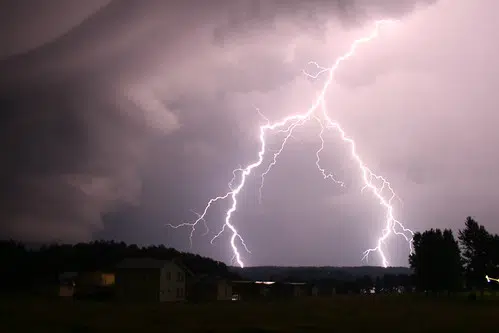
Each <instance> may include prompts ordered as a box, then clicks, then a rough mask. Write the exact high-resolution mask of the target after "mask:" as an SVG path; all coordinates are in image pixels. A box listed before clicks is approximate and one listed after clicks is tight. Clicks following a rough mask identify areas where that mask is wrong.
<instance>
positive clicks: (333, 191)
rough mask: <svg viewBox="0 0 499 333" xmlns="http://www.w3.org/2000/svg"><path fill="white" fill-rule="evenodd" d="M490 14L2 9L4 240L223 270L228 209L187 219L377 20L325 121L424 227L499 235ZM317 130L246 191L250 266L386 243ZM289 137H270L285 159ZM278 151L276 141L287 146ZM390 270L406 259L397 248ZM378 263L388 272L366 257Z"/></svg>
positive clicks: (176, 5) (221, 7)
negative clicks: (319, 162)
mask: <svg viewBox="0 0 499 333" xmlns="http://www.w3.org/2000/svg"><path fill="white" fill-rule="evenodd" d="M498 12H499V2H498V1H496V0H478V1H469V0H440V1H431V0H424V1H423V0H421V1H416V0H391V1H389V0H356V1H347V0H344V1H340V0H335V1H332V0H327V1H326V0H322V1H319V0H314V1H310V0H309V1H298V0H289V1H282V0H281V1H279V0H262V1H257V0H255V1H252V0H214V1H202V0H186V1H166V0H164V1H159V0H148V1H140V0H121V1H118V0H115V1H100V0H85V1H81V0H44V1H32V0H8V1H5V0H4V1H2V2H0V40H1V43H0V44H1V45H0V109H1V113H0V126H1V128H0V149H1V152H2V153H3V155H4V158H3V159H2V163H1V164H0V171H1V173H0V184H1V196H2V197H1V198H0V212H1V214H2V216H1V221H2V222H1V224H0V236H2V238H14V239H18V240H22V241H26V242H53V241H57V242H79V241H89V240H93V239H108V240H111V239H114V240H120V241H121V240H123V241H125V242H128V243H137V244H143V245H145V244H164V245H166V246H169V247H170V246H171V247H175V248H177V249H179V250H182V251H193V252H196V253H200V254H203V255H206V256H210V257H213V258H215V259H219V260H222V261H225V262H230V259H231V257H232V254H231V250H230V246H229V243H228V238H229V236H230V233H225V234H224V235H223V236H222V237H221V238H220V239H218V240H217V241H215V242H214V245H210V239H211V238H212V237H213V235H214V233H216V232H217V231H218V230H219V228H220V227H221V226H222V224H223V218H224V210H225V209H226V208H227V204H228V203H227V202H226V203H221V204H220V205H217V206H214V209H213V210H212V211H211V213H210V214H209V215H208V216H207V223H208V225H209V227H210V229H211V232H210V234H208V235H207V236H203V233H204V231H205V230H204V229H203V227H200V228H199V230H198V231H197V232H196V233H195V235H194V245H193V248H192V249H190V248H189V232H190V230H189V229H176V230H172V229H171V228H168V227H167V226H165V225H166V224H168V223H172V224H178V223H181V222H186V221H192V220H193V219H195V218H196V215H195V214H194V213H193V212H192V211H191V210H194V211H196V212H200V211H202V210H203V209H204V206H205V204H206V203H207V201H208V200H209V199H210V198H211V197H213V196H217V195H220V194H224V193H226V192H227V190H228V185H227V184H228V182H229V180H230V179H231V178H232V170H233V169H234V168H237V167H239V166H241V165H244V164H246V163H250V162H253V161H254V160H255V158H256V157H257V156H256V154H257V151H258V148H259V146H258V134H259V133H258V126H259V125H262V124H263V123H264V122H265V121H264V119H263V118H262V116H261V115H259V113H258V112H257V111H256V108H259V109H260V111H261V112H262V113H263V114H264V115H265V116H266V117H268V118H270V119H271V120H277V119H279V118H280V117H283V116H286V115H288V114H291V113H296V112H303V111H304V110H306V109H307V108H308V107H309V105H310V103H311V102H312V101H313V99H314V97H315V96H316V95H317V93H318V91H319V89H320V88H321V83H322V82H323V81H321V80H320V79H319V80H315V81H314V80H311V79H310V78H307V77H306V76H304V75H303V73H302V70H303V69H305V68H307V63H308V62H309V61H311V60H313V61H317V62H319V63H320V64H323V65H324V66H330V65H332V63H333V62H334V61H335V59H336V58H337V57H338V56H341V55H342V54H343V53H345V52H346V51H347V50H348V48H349V45H350V43H352V41H353V40H355V39H357V38H359V37H362V36H365V35H366V34H368V33H369V32H370V31H371V29H372V27H373V22H374V21H375V20H376V19H382V18H394V19H398V20H399V22H398V23H397V24H395V25H394V26H391V27H390V28H386V29H383V30H382V33H381V35H380V37H379V38H378V39H377V40H375V41H373V42H371V43H369V44H366V45H365V46H362V47H361V48H359V50H358V52H357V54H356V56H355V57H354V58H352V59H351V60H349V61H348V62H345V63H344V64H343V66H342V67H341V68H340V69H339V70H338V72H337V75H336V77H335V82H334V84H333V85H332V87H331V89H330V92H329V93H328V95H327V105H328V108H329V112H330V114H331V115H332V117H333V118H334V119H337V120H338V121H339V122H340V123H341V124H342V125H343V127H344V129H345V130H346V132H347V133H348V135H349V136H351V137H352V138H354V139H355V140H356V143H357V149H358V152H359V153H360V154H361V156H362V157H363V159H364V161H365V162H366V163H367V164H368V165H369V167H370V168H371V169H372V170H373V171H375V172H376V173H378V174H380V175H383V176H384V177H386V178H387V179H388V180H389V181H390V182H391V184H392V186H393V188H394V189H395V191H396V192H397V194H398V196H399V197H400V198H401V200H399V201H396V202H395V214H396V216H397V218H398V219H399V220H401V221H403V222H404V223H405V225H406V226H407V227H409V228H411V229H413V230H414V231H422V230H425V229H428V228H431V227H438V228H453V229H454V230H455V231H456V232H457V229H458V228H461V227H462V226H463V225H464V220H465V218H466V216H468V215H471V216H474V217H475V218H476V219H477V220H478V222H479V223H481V224H484V225H485V226H486V227H487V228H488V229H489V231H491V232H499V223H498V221H499V206H498V205H497V203H498V202H499V201H498V199H499V194H498V191H497V190H496V187H497V185H499V175H498V173H497V169H498V161H499V151H498V150H497V143H498V142H499V131H498V130H497V126H498V124H499V114H498V113H497V111H498V110H499V94H498V93H497V87H498V86H499V65H498V59H499V47H498V46H497V43H495V42H492V40H493V38H494V36H495V34H496V33H497V31H499V21H498V20H497V14H496V13H498ZM317 130H318V129H317V126H313V125H307V126H305V127H303V128H300V129H299V130H298V131H296V132H295V133H294V135H293V137H292V138H291V139H290V142H289V145H288V146H287V149H286V150H285V151H284V152H283V154H282V155H281V156H280V158H279V160H278V164H277V165H276V166H275V168H274V169H272V171H271V172H270V173H269V174H268V175H267V176H266V182H265V187H264V189H263V201H262V203H260V202H259V200H258V187H259V185H260V183H259V181H260V178H259V174H260V173H261V172H262V171H264V169H265V168H266V165H267V164H268V163H269V162H270V159H267V160H266V162H265V164H264V167H262V168H260V169H259V171H260V173H258V172H257V173H255V174H254V175H253V176H251V177H250V178H249V179H248V186H247V188H246V189H245V190H244V191H243V192H242V193H241V196H240V199H239V209H238V211H237V213H236V214H235V215H234V219H233V222H234V224H235V225H236V226H237V228H238V230H239V231H240V233H241V235H242V236H243V237H244V239H245V241H246V243H247V245H248V247H249V248H250V250H251V251H252V254H251V255H248V254H245V256H244V258H245V262H246V263H247V264H248V265H361V264H362V262H361V260H360V259H361V257H362V252H363V251H364V250H365V249H366V248H369V247H372V246H373V245H374V244H375V242H376V239H377V237H378V236H379V234H380V230H381V228H382V227H383V214H384V213H383V210H382V209H381V208H380V206H379V204H378V202H377V201H376V200H375V199H374V198H373V196H372V195H370V194H369V193H361V192H360V189H361V188H362V184H361V182H360V174H359V170H358V168H357V167H356V165H355V164H354V163H353V162H352V160H351V159H350V157H349V151H348V149H347V147H346V146H345V145H344V144H342V142H341V141H339V137H338V135H337V134H334V132H333V133H332V134H328V135H326V136H325V139H326V149H325V151H324V152H323V162H324V165H325V166H326V167H327V168H328V170H329V171H332V172H334V173H335V175H336V176H337V178H339V179H341V180H342V181H344V182H345V183H346V185H347V186H346V187H345V188H341V187H339V186H337V185H335V184H334V183H331V182H325V181H324V180H323V179H322V175H321V174H320V172H319V171H318V170H317V168H316V166H315V152H316V150H317V149H318V147H319V145H320V141H319V138H318V136H317V133H318V131H317ZM278 138H279V137H278V136H276V137H273V138H272V139H271V140H270V141H269V145H270V147H271V148H272V149H277V148H279V143H280V141H279V140H277V139H278ZM280 138H282V136H281V137H280ZM387 249H388V251H387V253H388V254H389V258H390V263H391V264H392V265H407V256H408V246H407V244H406V243H405V242H404V241H402V240H401V239H399V238H392V239H391V240H390V242H389V243H388V247H387ZM371 258H372V260H371V261H370V262H369V263H370V264H373V265H379V264H380V261H379V257H378V256H376V255H374V256H373V257H371Z"/></svg>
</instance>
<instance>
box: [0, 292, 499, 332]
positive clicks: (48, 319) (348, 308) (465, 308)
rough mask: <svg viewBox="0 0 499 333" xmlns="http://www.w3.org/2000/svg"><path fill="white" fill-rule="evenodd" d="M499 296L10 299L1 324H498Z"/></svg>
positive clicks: (115, 327)
mask: <svg viewBox="0 0 499 333" xmlns="http://www.w3.org/2000/svg"><path fill="white" fill-rule="evenodd" d="M498 317H499V302H498V301H497V300H479V301H476V302H468V301H466V300H463V299H459V300H456V299H454V300H448V299H447V298H446V297H442V299H426V298H425V297H405V296H390V297H387V296H375V297H372V296H348V297H340V296H338V297H335V298H329V299H309V300H301V301H298V300H296V301H290V302H284V301H282V302H277V301H276V302H255V303H243V302H242V303H238V302H228V303H211V304H188V303H186V304H119V303H112V302H108V303H104V302H101V303H99V302H83V301H72V300H67V301H60V300H40V299H37V300H34V299H20V298H19V299H12V298H11V299H3V300H1V301H0V323H1V324H0V326H1V332H3V333H10V332H37V333H38V332H40V333H41V332H50V333H56V332H78V333H84V332H106V333H110V332H135V333H139V332H148V333H150V332H182V333H188V332H241V333H242V332H246V333H251V332H349V333H351V332H365V333H367V332H418V333H422V332H424V333H429V332H439V333H441V332H454V333H457V332H474V333H475V332H480V333H485V332H498V331H499V321H498V320H497V318H498Z"/></svg>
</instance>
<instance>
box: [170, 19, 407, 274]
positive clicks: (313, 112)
mask: <svg viewBox="0 0 499 333" xmlns="http://www.w3.org/2000/svg"><path fill="white" fill-rule="evenodd" d="M390 23H393V21H390V20H381V21H377V22H376V23H375V27H374V29H373V31H372V32H371V34H370V35H368V36H366V37H363V38H360V39H357V40H356V41H354V42H353V43H352V44H351V46H350V49H349V50H348V52H347V53H345V54H344V55H343V56H341V57H340V58H338V59H337V60H336V61H335V63H334V64H333V65H332V66H331V67H328V68H326V67H322V66H319V65H318V64H317V63H315V62H310V63H309V65H314V66H315V67H316V68H317V73H315V74H310V73H308V72H306V71H304V74H305V75H306V76H308V77H310V78H312V79H318V78H319V77H321V76H322V75H326V78H327V79H326V80H325V82H324V84H323V86H322V89H321V90H320V92H319V94H318V96H317V98H316V99H315V101H314V102H313V103H312V104H311V106H310V108H309V109H308V110H307V111H306V112H304V113H301V114H294V115H290V116H287V117H285V118H283V119H281V120H280V121H278V122H274V123H272V122H270V121H269V120H268V119H267V118H265V117H264V116H263V115H262V116H263V117H264V118H265V119H266V121H267V123H266V124H265V125H262V126H260V136H259V138H260V150H259V151H258V155H257V158H256V160H255V161H254V162H253V163H251V164H248V165H247V166H246V167H244V168H243V167H240V168H238V169H236V170H234V171H233V178H232V180H231V181H230V182H229V192H227V193H226V194H224V195H222V196H219V197H216V198H213V199H211V200H210V201H209V202H208V204H207V205H206V206H205V208H204V210H203V212H202V213H201V214H198V219H197V220H195V221H194V222H192V223H182V224H179V225H176V226H173V225H171V224H170V225H169V226H171V227H173V228H179V227H190V228H191V233H190V240H191V244H192V236H193V234H194V231H195V229H196V226H197V225H198V223H200V222H203V223H205V217H206V214H207V213H208V211H209V209H210V208H211V207H212V205H213V204H215V203H216V202H218V201H221V200H226V199H228V200H230V207H229V209H228V210H227V211H226V214H225V222H224V225H223V227H222V229H221V230H220V231H219V232H218V233H217V234H216V235H215V236H214V237H213V238H212V239H211V243H212V244H213V242H214V241H215V240H216V239H217V238H218V237H219V236H220V235H221V234H222V233H223V232H224V231H226V229H229V230H230V231H231V232H232V236H231V238H230V245H231V247H232V251H233V260H234V261H235V262H237V264H238V265H239V266H240V267H244V263H243V261H242V258H241V253H240V250H239V247H238V245H237V243H238V242H239V243H240V244H241V245H242V246H243V248H244V249H245V250H246V251H247V252H249V250H248V248H247V246H246V244H245V242H244V240H243V238H242V237H241V235H240V234H239V232H238V231H237V229H236V227H235V226H234V224H233V223H232V216H233V214H234V213H235V212H236V210H237V205H238V201H237V198H238V195H239V193H240V192H241V191H242V190H243V189H244V186H245V185H246V181H247V179H248V177H249V176H250V175H251V173H252V172H253V171H254V170H255V169H256V168H258V167H260V166H261V165H262V163H263V161H264V158H265V155H266V153H267V150H268V149H267V140H266V139H267V134H269V133H276V132H277V133H285V134H286V136H285V138H284V139H283V141H282V144H281V146H280V148H279V149H278V150H277V151H276V152H275V153H274V155H273V158H272V161H271V163H270V164H269V166H268V167H267V168H266V170H265V171H264V172H263V173H262V174H261V186H260V198H261V194H262V188H263V184H264V178H265V176H266V175H267V174H268V173H269V172H270V170H271V169H272V167H273V166H275V165H276V163H277V159H278V157H279V155H280V153H281V152H282V151H283V150H284V149H285V147H286V144H287V143H288V140H289V138H290V137H291V136H292V133H293V130H294V129H295V128H296V127H298V126H301V125H303V124H305V123H306V122H308V121H309V120H311V119H312V118H313V119H315V120H317V121H318V123H319V125H320V128H321V130H320V133H319V138H320V141H321V146H320V148H319V149H318V150H317V152H316V158H317V159H316V165H317V168H318V169H319V171H320V172H321V174H322V175H323V177H324V179H329V180H331V181H333V182H334V183H336V184H338V185H340V186H344V185H345V184H344V183H343V182H341V181H339V180H337V179H336V178H335V177H334V175H333V174H332V173H327V172H326V170H325V169H324V168H323V167H321V164H320V153H321V152H322V151H323V149H324V138H323V133H324V131H325V130H331V129H334V130H336V131H337V132H338V133H339V134H340V137H341V139H342V141H343V142H345V143H346V144H347V146H348V147H349V148H350V153H351V157H352V159H353V160H354V161H355V163H356V165H357V166H358V168H359V171H360V176H361V178H362V180H363V184H364V186H363V188H362V189H361V191H364V190H366V189H367V190H369V191H370V192H371V193H372V194H373V195H374V197H375V198H376V199H377V200H378V201H379V203H380V205H381V206H382V207H383V208H384V210H385V222H384V225H385V226H384V228H383V230H382V231H381V236H380V237H379V238H378V240H377V242H376V246H375V247H374V248H371V249H368V250H366V251H365V252H364V256H363V260H364V259H366V260H367V259H368V256H369V254H370V253H372V252H378V253H379V255H380V257H381V261H382V263H383V266H385V267H387V266H388V265H389V263H388V259H387V257H386V255H385V253H384V251H383V245H384V244H385V242H386V240H387V239H388V237H389V236H390V235H392V234H394V235H399V236H402V237H404V238H405V240H406V241H407V242H409V248H410V250H411V252H412V236H413V232H412V231H411V230H409V229H407V228H405V227H404V226H403V225H402V223H401V222H399V221H398V220H397V219H396V218H395V217H394V212H393V206H392V201H393V199H394V198H396V197H397V196H396V194H395V192H394V191H393V189H392V187H391V185H390V183H389V182H388V181H387V180H386V179H385V178H383V177H381V176H378V175H376V174H375V173H374V172H373V171H372V170H371V169H369V168H368V167H367V166H366V165H365V164H364V162H363V161H362V159H361V158H360V156H359V155H358V153H357V149H356V144H355V141H354V140H353V139H352V138H350V137H348V136H347V135H346V133H345V131H344V130H343V129H342V127H341V126H340V124H339V123H338V122H336V121H334V120H333V119H332V118H331V117H330V116H329V114H328V112H327V110H326V101H325V95H326V92H327V91H328V88H329V86H330V85H331V83H332V82H333V79H334V74H335V72H336V70H337V69H338V67H339V66H340V65H341V63H342V62H343V61H345V60H347V59H348V58H350V57H352V56H353V55H354V54H355V52H356V51H357V48H358V47H359V46H360V45H362V44H365V43H368V42H370V41H371V40H373V39H375V38H376V37H378V35H379V31H380V28H381V26H383V25H386V24H390ZM258 112H259V110H258ZM236 179H239V182H238V183H237V184H236ZM249 253H250V252H249Z"/></svg>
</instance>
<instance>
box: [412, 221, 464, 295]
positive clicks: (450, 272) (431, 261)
mask: <svg viewBox="0 0 499 333" xmlns="http://www.w3.org/2000/svg"><path fill="white" fill-rule="evenodd" d="M413 245H414V252H413V253H412V254H411V255H410V256H409V263H410V265H411V267H412V268H413V269H414V275H415V282H416V286H417V287H418V289H419V290H424V291H426V292H429V291H432V292H438V291H443V290H447V291H448V292H452V291H455V290H457V289H458V288H459V283H460V279H461V270H462V268H461V267H462V265H461V258H460V250H459V244H458V242H457V241H456V240H455V239H454V236H453V234H452V231H451V230H447V229H446V230H444V232H443V233H442V231H441V230H440V229H430V230H427V231H425V232H423V233H416V234H415V235H414V238H413Z"/></svg>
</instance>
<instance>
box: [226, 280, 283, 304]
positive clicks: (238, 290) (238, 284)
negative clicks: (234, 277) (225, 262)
mask: <svg viewBox="0 0 499 333" xmlns="http://www.w3.org/2000/svg"><path fill="white" fill-rule="evenodd" d="M272 284H274V282H272V281H232V300H234V301H236V300H237V301H239V300H245V301H246V300H257V299H262V298H265V297H267V296H268V295H269V294H270V286H271V285H272Z"/></svg>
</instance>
